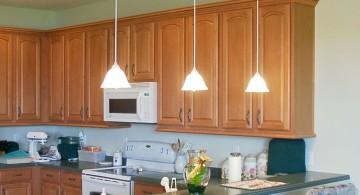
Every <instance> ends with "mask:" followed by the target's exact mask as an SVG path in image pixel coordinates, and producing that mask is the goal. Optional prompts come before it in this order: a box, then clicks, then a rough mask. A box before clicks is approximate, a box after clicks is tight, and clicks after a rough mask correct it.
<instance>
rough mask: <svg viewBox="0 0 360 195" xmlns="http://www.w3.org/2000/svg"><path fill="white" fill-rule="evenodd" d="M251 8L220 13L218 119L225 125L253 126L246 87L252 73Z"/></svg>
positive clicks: (237, 126) (250, 127) (232, 127)
mask: <svg viewBox="0 0 360 195" xmlns="http://www.w3.org/2000/svg"><path fill="white" fill-rule="evenodd" d="M252 14H253V12H252V9H251V8H248V9H242V10H236V11H229V12H224V13H222V15H221V16H222V17H221V30H222V32H221V41H220V42H221V43H222V45H221V50H220V55H221V62H222V63H221V68H220V86H221V87H220V94H221V97H220V98H221V107H220V109H221V111H220V115H219V117H220V119H221V123H222V127H223V128H225V129H242V130H243V129H252V117H251V116H252V99H251V93H246V92H245V89H246V87H247V84H248V82H249V80H250V78H251V76H252V74H253V72H252V71H251V70H252V69H251V68H252V64H253V56H254V55H253V54H252V51H253V47H252V44H253V40H254V39H253V36H252V35H253V31H252V29H253V24H252V20H253V17H252Z"/></svg>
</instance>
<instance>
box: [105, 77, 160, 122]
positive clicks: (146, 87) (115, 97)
mask: <svg viewBox="0 0 360 195" xmlns="http://www.w3.org/2000/svg"><path fill="white" fill-rule="evenodd" d="M130 85H131V88H120V89H104V121H112V122H134V123H157V83H156V82H142V83H130Z"/></svg>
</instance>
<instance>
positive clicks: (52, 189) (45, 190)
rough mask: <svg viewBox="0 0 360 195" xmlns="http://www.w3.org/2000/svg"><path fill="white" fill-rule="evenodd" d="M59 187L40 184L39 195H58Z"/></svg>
mask: <svg viewBox="0 0 360 195" xmlns="http://www.w3.org/2000/svg"><path fill="white" fill-rule="evenodd" d="M59 192H60V185H57V184H51V183H44V182H43V183H41V194H42V195H59V194H60V193H59Z"/></svg>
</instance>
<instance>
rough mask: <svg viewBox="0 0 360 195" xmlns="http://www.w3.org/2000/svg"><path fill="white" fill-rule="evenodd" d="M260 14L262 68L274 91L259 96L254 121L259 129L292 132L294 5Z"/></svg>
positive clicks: (267, 10) (278, 6)
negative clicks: (291, 93) (292, 11)
mask: <svg viewBox="0 0 360 195" xmlns="http://www.w3.org/2000/svg"><path fill="white" fill-rule="evenodd" d="M259 14H260V23H259V30H260V32H259V37H260V38H259V66H260V67H259V69H260V74H261V75H262V76H263V77H264V79H265V81H266V83H267V85H268V88H269V90H270V92H269V93H261V94H259V95H258V98H259V99H258V101H257V103H258V104H257V106H256V107H255V110H254V112H255V113H256V114H255V113H254V120H256V121H257V122H256V125H257V129H264V130H278V131H284V130H285V131H288V130H289V128H290V127H289V125H290V124H289V123H290V122H289V121H290V117H289V116H290V105H289V104H290V99H289V98H290V63H291V62H290V55H291V54H290V29H291V28H290V4H279V5H271V6H264V7H260V13H259ZM304 106H305V105H304ZM255 117H256V118H255Z"/></svg>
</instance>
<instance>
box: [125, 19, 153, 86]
mask: <svg viewBox="0 0 360 195" xmlns="http://www.w3.org/2000/svg"><path fill="white" fill-rule="evenodd" d="M130 36H131V54H130V55H131V67H130V70H129V71H130V78H131V79H130V80H131V81H135V82H136V81H155V68H154V65H155V62H154V36H155V35H154V22H151V23H143V24H136V25H133V26H131V35H130Z"/></svg>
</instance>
